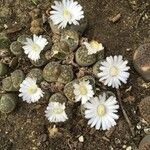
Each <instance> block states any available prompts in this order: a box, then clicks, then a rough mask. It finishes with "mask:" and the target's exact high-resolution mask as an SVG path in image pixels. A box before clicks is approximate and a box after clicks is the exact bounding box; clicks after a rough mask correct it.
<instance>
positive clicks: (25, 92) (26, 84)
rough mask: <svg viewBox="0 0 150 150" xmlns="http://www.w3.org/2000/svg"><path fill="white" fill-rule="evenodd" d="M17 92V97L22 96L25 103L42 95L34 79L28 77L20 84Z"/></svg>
mask: <svg viewBox="0 0 150 150" xmlns="http://www.w3.org/2000/svg"><path fill="white" fill-rule="evenodd" d="M19 92H20V94H19V97H22V99H23V101H26V102H27V103H31V102H36V101H38V100H39V99H40V98H41V97H43V92H42V90H41V89H40V88H39V87H38V86H37V84H36V80H35V79H32V78H29V77H27V78H26V79H25V80H24V81H23V82H22V83H21V84H20V89H19Z"/></svg>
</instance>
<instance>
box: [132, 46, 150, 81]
mask: <svg viewBox="0 0 150 150" xmlns="http://www.w3.org/2000/svg"><path fill="white" fill-rule="evenodd" d="M133 64H134V67H135V69H136V70H137V72H139V74H140V75H141V76H142V77H143V78H144V79H145V80H148V81H150V43H146V44H143V45H140V46H139V47H138V49H137V50H136V51H135V53H134V56H133Z"/></svg>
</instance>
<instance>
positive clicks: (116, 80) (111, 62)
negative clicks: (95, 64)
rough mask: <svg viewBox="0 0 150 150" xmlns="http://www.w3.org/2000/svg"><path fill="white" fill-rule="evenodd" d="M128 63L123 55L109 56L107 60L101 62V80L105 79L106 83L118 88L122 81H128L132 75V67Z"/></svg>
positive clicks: (99, 75)
mask: <svg viewBox="0 0 150 150" xmlns="http://www.w3.org/2000/svg"><path fill="white" fill-rule="evenodd" d="M127 63H128V61H127V60H126V61H123V58H122V56H121V55H119V56H114V57H112V56H110V57H107V58H106V61H104V62H101V65H102V66H100V73H98V77H99V78H100V81H103V82H104V84H105V85H108V86H112V87H113V88H116V89H118V88H119V86H120V85H121V82H123V83H127V79H128V77H129V75H130V74H129V72H128V70H129V69H130V67H128V66H127Z"/></svg>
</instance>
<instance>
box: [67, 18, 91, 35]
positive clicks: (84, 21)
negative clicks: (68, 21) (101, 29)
mask: <svg viewBox="0 0 150 150" xmlns="http://www.w3.org/2000/svg"><path fill="white" fill-rule="evenodd" d="M87 25H88V22H87V19H86V18H83V19H81V20H80V21H79V25H74V24H72V25H70V26H68V27H67V29H69V30H74V31H76V32H78V33H80V35H82V34H83V33H84V31H85V30H86V28H87Z"/></svg>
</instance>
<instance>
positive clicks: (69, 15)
mask: <svg viewBox="0 0 150 150" xmlns="http://www.w3.org/2000/svg"><path fill="white" fill-rule="evenodd" d="M63 16H64V17H65V18H70V17H71V13H70V12H69V11H68V10H67V9H65V10H64V11H63Z"/></svg>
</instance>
